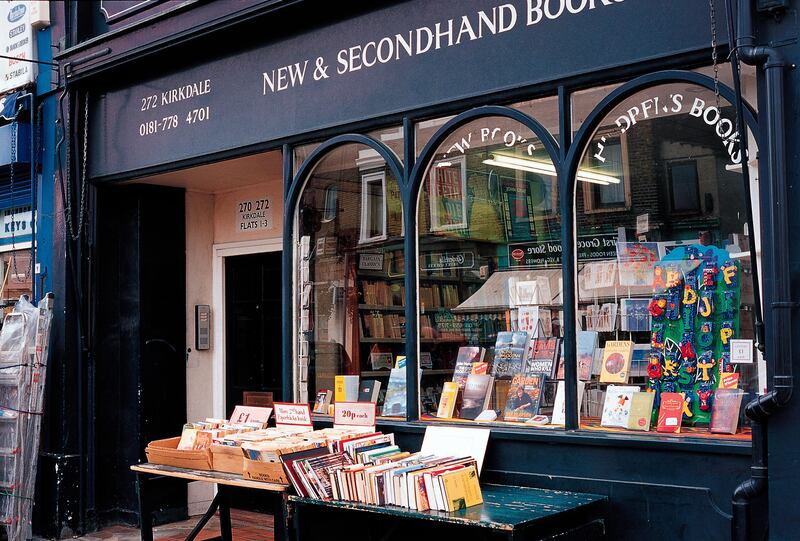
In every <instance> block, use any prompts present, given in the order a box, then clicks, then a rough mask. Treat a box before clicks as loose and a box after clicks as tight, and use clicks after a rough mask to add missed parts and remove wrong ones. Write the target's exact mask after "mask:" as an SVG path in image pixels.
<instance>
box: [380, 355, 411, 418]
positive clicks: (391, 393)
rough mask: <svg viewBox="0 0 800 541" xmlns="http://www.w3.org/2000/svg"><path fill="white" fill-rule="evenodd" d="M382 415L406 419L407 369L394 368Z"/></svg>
mask: <svg viewBox="0 0 800 541" xmlns="http://www.w3.org/2000/svg"><path fill="white" fill-rule="evenodd" d="M382 415H384V416H395V417H404V416H405V415H406V368H405V366H403V368H392V370H391V373H390V374H389V385H388V386H387V387H386V396H385V398H384V400H383V410H382Z"/></svg>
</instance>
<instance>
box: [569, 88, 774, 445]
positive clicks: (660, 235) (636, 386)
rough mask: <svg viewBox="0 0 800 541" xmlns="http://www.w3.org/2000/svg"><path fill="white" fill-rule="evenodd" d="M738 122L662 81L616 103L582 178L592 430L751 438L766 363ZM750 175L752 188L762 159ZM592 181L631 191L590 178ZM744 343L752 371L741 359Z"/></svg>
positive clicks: (585, 354)
mask: <svg viewBox="0 0 800 541" xmlns="http://www.w3.org/2000/svg"><path fill="white" fill-rule="evenodd" d="M590 94H591V93H588V94H586V96H588V95H590ZM573 99H575V100H580V99H582V96H581V95H580V94H578V95H576V96H574V98H573ZM573 108H577V109H585V106H584V105H580V104H577V105H574V107H573ZM734 119H735V112H734V110H733V107H732V106H731V105H730V104H728V103H727V102H724V100H723V101H722V102H721V103H720V102H717V98H716V97H715V95H714V92H713V91H711V90H706V89H705V88H701V87H698V86H696V85H693V84H689V83H674V84H668V85H662V86H659V87H655V88H652V89H648V90H646V91H642V92H640V93H637V94H635V95H634V96H632V97H630V98H628V99H627V100H625V101H624V102H623V103H621V104H620V105H619V106H617V107H616V108H615V109H614V110H613V111H612V112H611V113H610V114H609V115H608V116H607V117H606V118H605V119H604V120H603V121H602V122H601V124H600V127H599V128H598V130H597V131H596V132H595V134H594V135H593V138H592V140H591V142H590V143H589V145H588V147H587V148H586V150H585V151H584V156H583V159H582V161H581V164H580V168H579V172H578V175H577V178H576V210H577V212H576V222H577V226H578V231H577V233H578V236H577V240H578V245H577V252H578V321H577V322H576V324H577V325H578V326H579V330H578V332H577V353H578V359H577V360H578V363H579V370H578V372H579V379H580V381H579V382H578V385H579V387H578V390H579V397H580V398H581V403H580V412H581V427H582V428H583V429H587V430H612V431H630V432H639V433H641V432H645V433H647V432H654V433H655V432H661V433H671V434H677V433H681V434H689V435H691V436H701V437H732V438H739V439H748V438H749V437H750V436H749V427H748V426H747V425H748V421H747V420H746V418H745V417H744V416H743V415H742V414H741V411H740V407H741V405H742V404H743V403H746V402H747V401H748V399H749V398H750V397H752V396H753V395H754V394H755V393H757V390H758V389H759V388H763V385H759V382H758V364H759V363H760V362H762V361H761V360H760V359H759V355H758V353H757V352H756V351H755V350H754V348H753V325H752V313H753V312H752V305H753V293H752V292H753V283H752V279H751V276H752V274H751V272H750V269H751V266H752V262H751V261H750V252H749V247H750V243H752V242H755V240H754V239H753V238H752V237H750V235H749V232H748V228H747V226H746V224H745V221H744V220H745V216H746V211H745V203H746V201H745V194H744V187H743V181H742V174H741V167H742V163H741V162H742V159H741V156H740V155H739V148H738V144H736V142H735V141H736V140H737V138H738V135H736V134H734V130H735V128H734V126H735V120H734ZM620 143H621V144H620ZM750 148H751V152H752V155H755V145H754V144H752V143H751V146H750ZM744 161H745V162H747V160H744ZM745 166H747V167H751V168H752V169H751V178H752V179H753V183H754V184H755V183H756V182H757V170H756V163H755V160H751V161H750V162H748V163H747V164H746V165H745ZM586 171H593V172H602V173H603V174H605V175H608V176H615V177H617V176H618V177H619V178H621V179H622V180H624V182H621V183H613V182H607V183H605V184H603V183H589V182H581V180H582V179H581V174H582V173H581V172H583V174H585V172H586ZM606 180H608V179H606ZM623 185H624V186H625V188H624V189H622V188H621V186H623ZM751 191H752V193H753V194H757V193H758V190H757V189H756V186H755V185H754V186H753V187H751ZM623 202H624V204H623ZM754 208H755V209H756V215H755V220H756V224H755V229H756V230H758V229H759V227H760V226H759V225H758V222H757V220H758V214H757V209H758V205H757V203H755V204H754ZM599 210H603V211H604V212H598V211H599ZM734 346H735V347H737V348H738V347H741V348H742V351H744V352H745V353H749V354H751V355H753V356H754V358H755V359H756V362H754V363H753V364H737V363H735V362H732V354H733V348H734Z"/></svg>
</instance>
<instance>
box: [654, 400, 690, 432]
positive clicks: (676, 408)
mask: <svg viewBox="0 0 800 541" xmlns="http://www.w3.org/2000/svg"><path fill="white" fill-rule="evenodd" d="M683 405H684V398H683V393H661V405H660V406H659V408H658V424H657V425H656V431H657V432H669V433H673V434H678V433H680V431H681V421H682V419H683Z"/></svg>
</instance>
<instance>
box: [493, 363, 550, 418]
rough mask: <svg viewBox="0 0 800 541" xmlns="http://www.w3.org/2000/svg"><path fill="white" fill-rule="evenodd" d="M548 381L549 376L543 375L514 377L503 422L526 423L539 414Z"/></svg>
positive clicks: (532, 374) (518, 375) (519, 375)
mask: <svg viewBox="0 0 800 541" xmlns="http://www.w3.org/2000/svg"><path fill="white" fill-rule="evenodd" d="M546 380H547V374H542V373H540V374H535V373H531V374H517V375H516V376H514V377H513V378H512V379H511V386H510V387H509V389H508V395H507V398H506V403H505V410H504V414H503V420H505V421H519V422H524V421H527V420H528V419H531V418H532V417H533V416H534V415H536V414H538V413H539V407H540V406H541V403H542V397H543V395H544V384H545V381H546Z"/></svg>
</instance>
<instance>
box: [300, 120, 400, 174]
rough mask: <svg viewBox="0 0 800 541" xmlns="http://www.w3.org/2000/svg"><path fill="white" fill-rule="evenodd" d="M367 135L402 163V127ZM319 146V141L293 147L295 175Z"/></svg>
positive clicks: (390, 127)
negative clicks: (386, 148) (381, 144)
mask: <svg viewBox="0 0 800 541" xmlns="http://www.w3.org/2000/svg"><path fill="white" fill-rule="evenodd" d="M367 135H369V136H370V137H372V138H374V139H376V140H378V141H380V142H381V143H383V144H384V145H386V146H387V147H388V148H389V149H390V150H391V151H392V152H394V153H395V155H396V156H397V159H398V160H400V162H402V161H403V126H389V127H386V128H379V129H377V130H373V131H371V132H367ZM321 144H322V143H321V142H320V141H317V142H315V143H307V144H305V145H298V146H296V147H294V152H293V166H294V170H293V171H294V174H297V170H298V169H300V166H301V165H303V162H304V161H306V159H307V158H308V157H309V156H310V155H311V153H312V152H314V150H316V148H317V147H318V146H319V145H321Z"/></svg>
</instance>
